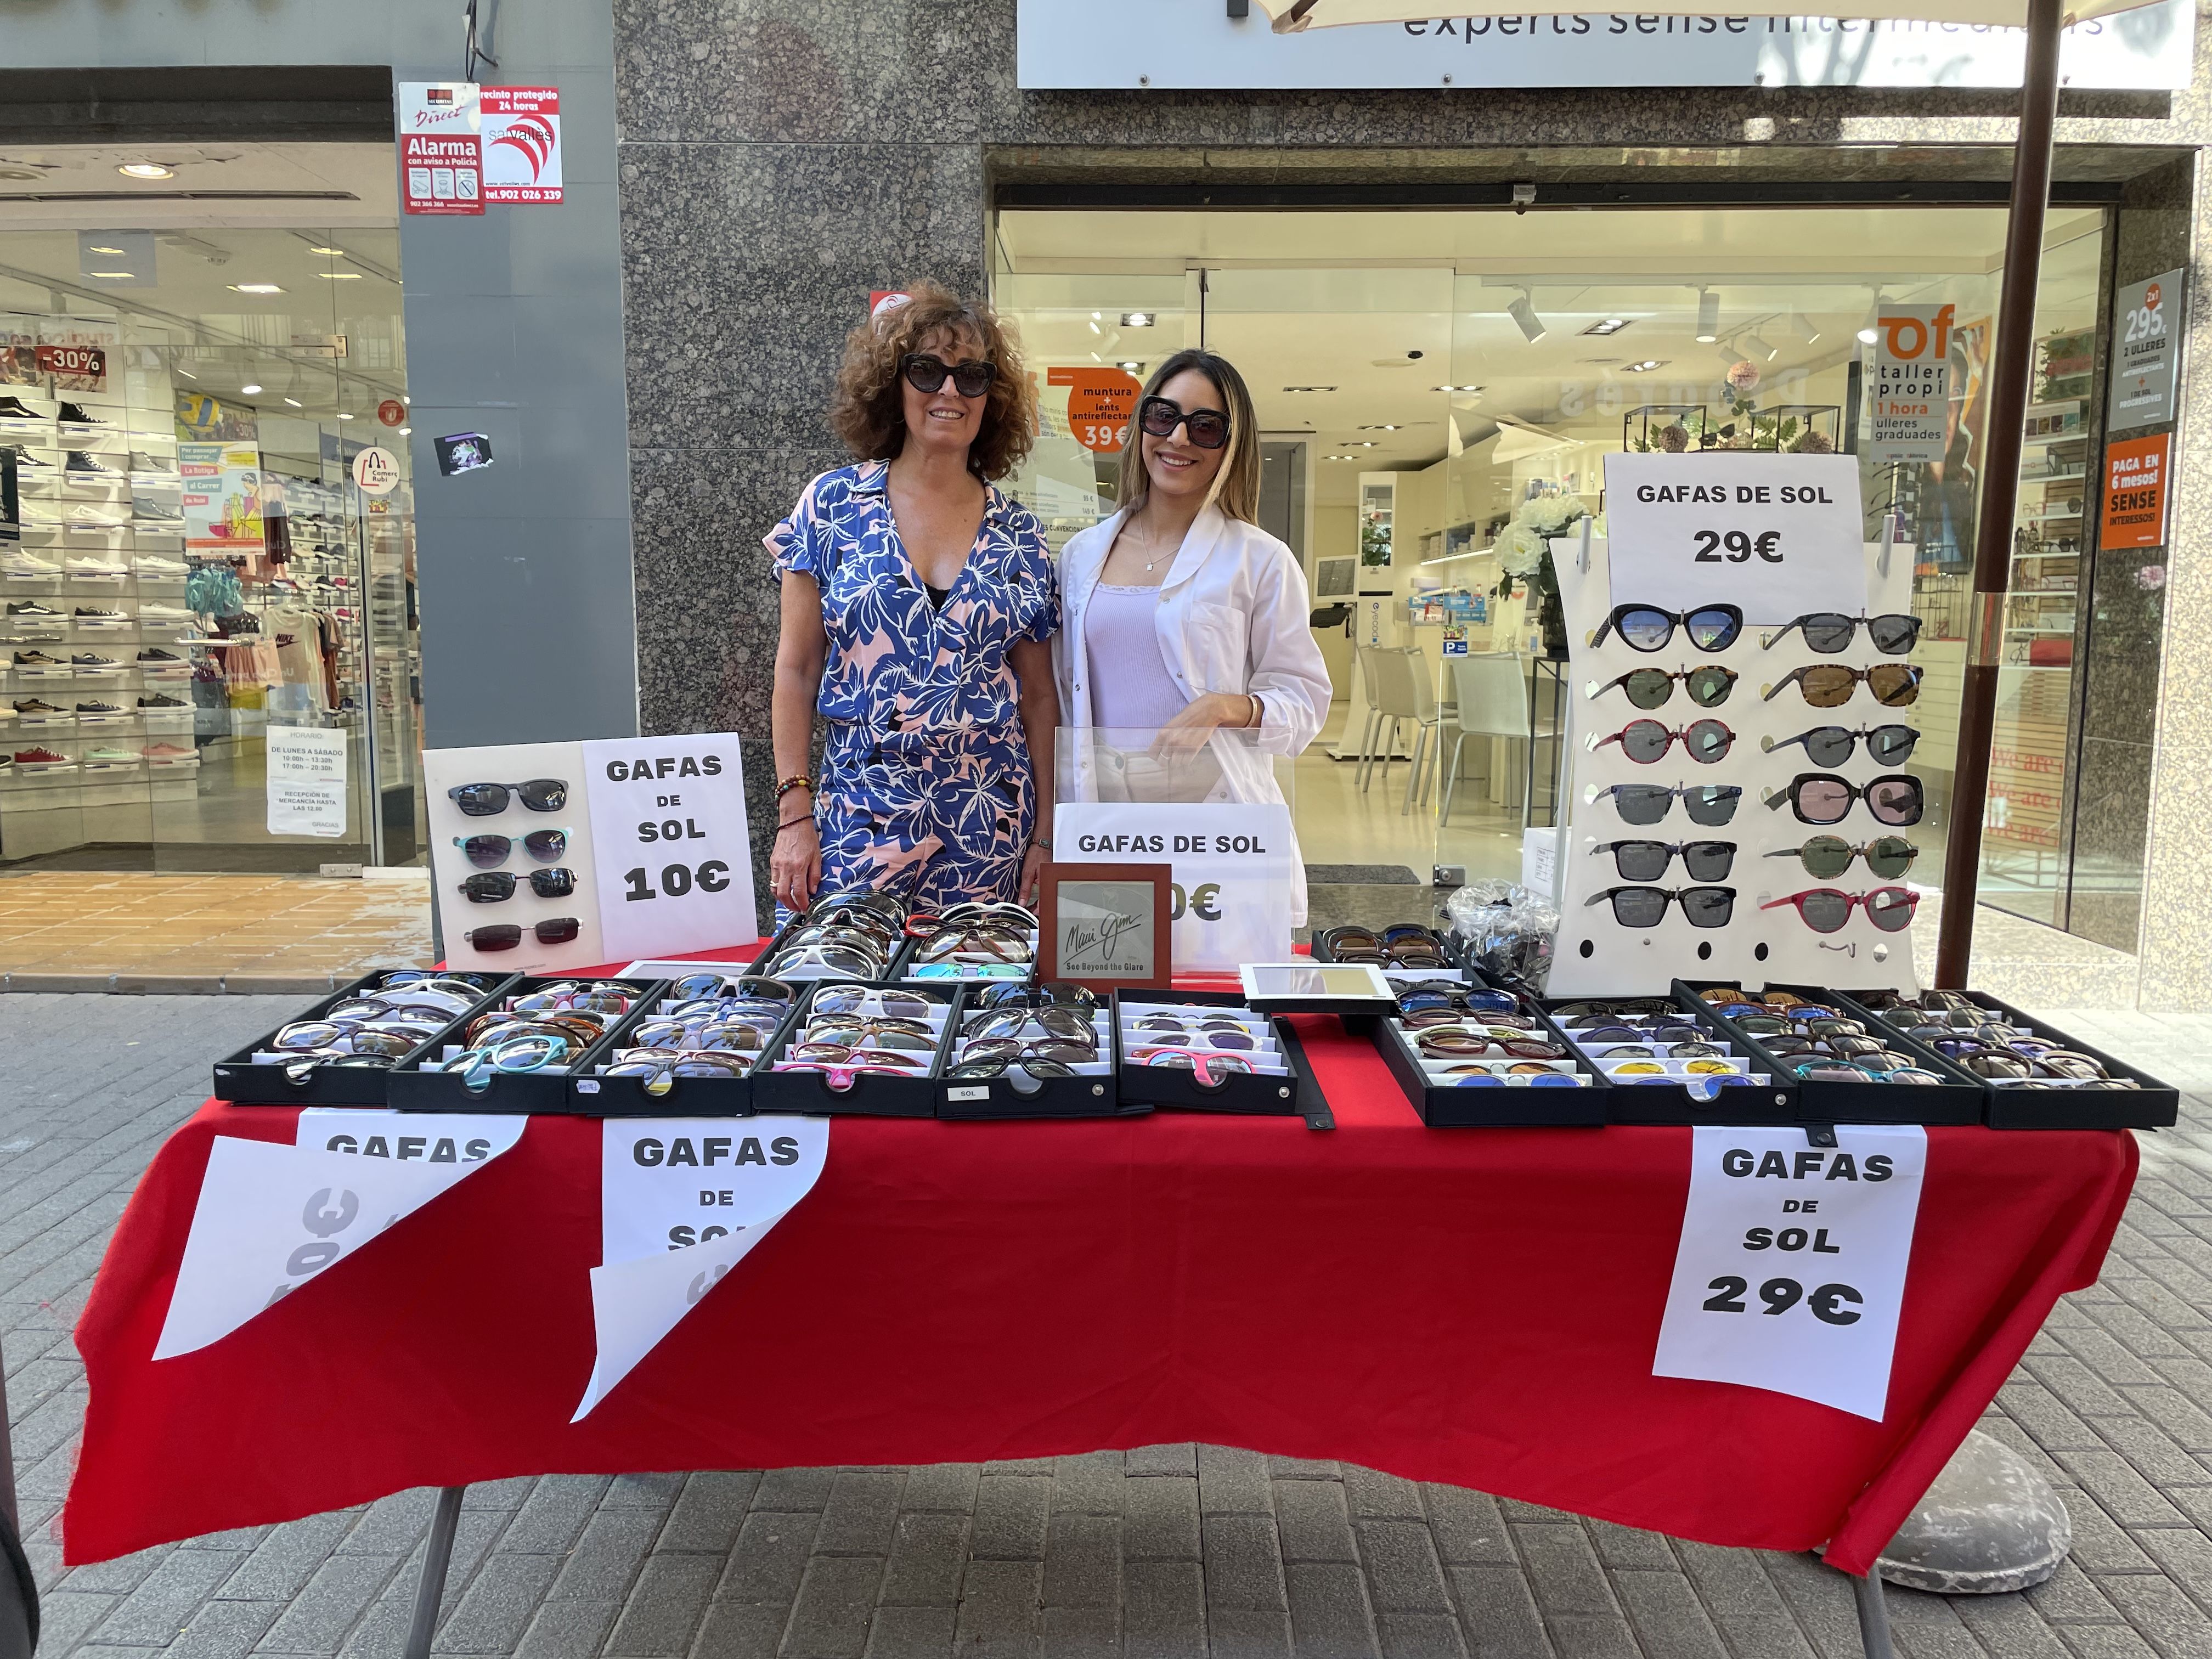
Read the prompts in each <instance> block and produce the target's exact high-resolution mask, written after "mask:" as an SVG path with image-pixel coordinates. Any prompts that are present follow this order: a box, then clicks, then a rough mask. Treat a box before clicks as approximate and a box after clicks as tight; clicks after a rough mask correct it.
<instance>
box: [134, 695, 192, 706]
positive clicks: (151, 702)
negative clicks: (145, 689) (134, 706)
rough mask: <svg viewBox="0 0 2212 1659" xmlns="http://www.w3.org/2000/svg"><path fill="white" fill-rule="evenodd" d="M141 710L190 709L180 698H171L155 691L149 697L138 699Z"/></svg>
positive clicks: (188, 704)
mask: <svg viewBox="0 0 2212 1659" xmlns="http://www.w3.org/2000/svg"><path fill="white" fill-rule="evenodd" d="M138 706H139V707H140V708H191V704H190V703H188V702H185V701H184V700H183V699H182V698H181V697H173V696H170V695H169V694H168V693H167V692H166V691H157V692H155V694H154V695H153V696H150V697H141V698H139V699H138Z"/></svg>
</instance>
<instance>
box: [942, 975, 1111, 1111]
mask: <svg viewBox="0 0 2212 1659" xmlns="http://www.w3.org/2000/svg"><path fill="white" fill-rule="evenodd" d="M987 989H988V987H975V986H963V987H961V988H960V991H959V993H958V994H959V997H960V1002H959V1008H958V1015H957V1018H958V1019H959V1022H960V1031H961V1035H960V1036H957V1037H956V1038H955V1039H954V1042H953V1048H952V1052H951V1054H948V1055H947V1056H946V1059H945V1079H944V1086H943V1088H942V1090H941V1091H939V1095H938V1105H937V1115H938V1116H939V1117H941V1118H948V1119H977V1120H981V1119H1006V1118H1032V1117H1140V1116H1142V1115H1144V1114H1146V1112H1149V1111H1151V1110H1152V1108H1151V1107H1150V1106H1148V1105H1146V1104H1144V1103H1141V1102H1138V1101H1125V1100H1123V1099H1122V1098H1121V1084H1120V1080H1119V1078H1118V1076H1117V1073H1118V1070H1119V1068H1118V1067H1117V1066H1116V1065H1115V1047H1114V1023H1113V1018H1112V1013H1111V1011H1110V1010H1109V1007H1108V1006H1106V1005H1104V1004H1103V1003H1101V1004H1098V1005H1097V1006H1093V1007H1091V1008H1090V1009H1089V1010H1087V1011H1086V1010H1085V1009H1081V1008H1077V1007H1064V1008H1061V1009H1060V1010H1059V1011H1058V1012H1056V1013H1055V1012H1054V1010H1052V1009H1048V1008H1038V1009H1027V1010H1025V1012H1027V1013H1028V1014H1029V1015H1030V1018H1029V1019H1028V1020H1026V1021H1024V1024H1023V1025H1022V1027H1021V1029H1020V1030H1019V1031H1018V1032H1014V1031H1012V1030H1009V1031H1008V1032H1006V1035H1008V1036H1017V1037H1018V1040H1019V1041H1022V1042H1051V1041H1052V1039H1053V1037H1054V1036H1055V1035H1056V1033H1054V1032H1053V1031H1051V1030H1048V1029H1046V1027H1045V1025H1044V1024H1040V1023H1039V1021H1038V1018H1037V1017H1038V1016H1040V1015H1046V1016H1049V1017H1050V1019H1051V1023H1053V1024H1057V1023H1058V1022H1059V1019H1060V1017H1061V1016H1064V1015H1073V1016H1076V1017H1078V1018H1083V1017H1084V1016H1085V1014H1086V1013H1087V1016H1088V1018H1087V1019H1085V1024H1087V1025H1088V1026H1089V1028H1090V1031H1091V1038H1092V1040H1093V1042H1094V1044H1095V1046H1096V1053H1097V1059H1095V1060H1074V1059H1073V1058H1071V1059H1069V1060H1066V1061H1065V1062H1063V1063H1064V1064H1066V1067H1067V1069H1068V1071H1069V1072H1070V1073H1073V1075H1072V1076H1066V1077H1060V1076H1053V1077H1036V1076H1033V1075H1032V1074H1031V1073H1030V1072H1028V1071H1027V1070H1025V1069H1024V1068H1022V1067H1019V1066H1009V1067H1008V1069H1006V1071H1005V1072H1003V1073H1000V1075H998V1076H996V1077H962V1076H959V1075H957V1073H958V1070H959V1068H960V1066H961V1064H962V1062H963V1060H965V1059H967V1058H968V1056H969V1050H970V1049H971V1048H972V1047H973V1045H974V1043H975V1042H976V1041H977V1040H978V1037H979V1036H987V1035H990V1034H991V1033H989V1032H988V1030H986V1031H984V1032H981V1033H977V1034H976V1035H975V1036H970V1035H969V1033H971V1032H975V1031H976V1022H977V1021H978V1020H980V1019H983V1018H985V1017H987V1016H989V1015H992V1014H994V1013H1001V1014H1003V1015H1004V1016H1005V1019H1004V1021H1003V1022H1002V1023H1004V1024H1007V1025H1009V1026H1011V1025H1012V1014H1013V1012H1014V1010H1013V1007H1012V1006H1006V1007H1005V1008H1003V1009H994V1008H990V1007H986V1006H982V1005H981V1003H980V1002H979V1000H977V999H978V998H979V997H980V996H981V994H986V993H987Z"/></svg>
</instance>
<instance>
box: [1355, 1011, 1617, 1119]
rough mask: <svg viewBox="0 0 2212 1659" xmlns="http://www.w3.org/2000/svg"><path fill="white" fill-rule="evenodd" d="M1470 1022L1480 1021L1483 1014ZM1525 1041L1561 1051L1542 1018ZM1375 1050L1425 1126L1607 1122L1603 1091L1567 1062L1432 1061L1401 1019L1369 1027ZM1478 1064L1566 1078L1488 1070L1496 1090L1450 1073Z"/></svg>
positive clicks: (1468, 1057) (1507, 1058) (1462, 1057)
mask: <svg viewBox="0 0 2212 1659" xmlns="http://www.w3.org/2000/svg"><path fill="white" fill-rule="evenodd" d="M1471 1018H1474V1019H1476V1020H1478V1021H1479V1020H1480V1018H1482V1016H1481V1015H1480V1014H1479V1013H1477V1014H1474V1015H1472V1016H1471ZM1528 1036H1529V1037H1530V1038H1531V1039H1533V1040H1534V1041H1535V1042H1544V1043H1548V1044H1550V1045H1552V1046H1553V1047H1555V1048H1561V1049H1565V1048H1566V1047H1567V1045H1566V1042H1565V1039H1564V1038H1563V1037H1562V1036H1561V1035H1560V1033H1559V1029H1558V1028H1557V1027H1556V1026H1554V1025H1553V1024H1551V1022H1550V1021H1548V1020H1546V1019H1543V1018H1541V1016H1540V1017H1538V1018H1537V1024H1535V1025H1534V1027H1532V1028H1531V1029H1530V1030H1529V1032H1528ZM1375 1051H1376V1054H1380V1055H1381V1056H1382V1059H1383V1065H1384V1066H1387V1067H1388V1068H1389V1073H1390V1075H1391V1076H1392V1077H1394V1078H1395V1079H1397V1080H1398V1086H1399V1088H1400V1089H1401V1090H1403V1091H1405V1096H1406V1099H1407V1103H1408V1104H1410V1105H1411V1106H1412V1107H1413V1110H1414V1111H1415V1112H1417V1113H1419V1115H1420V1119H1421V1121H1422V1122H1424V1123H1425V1124H1427V1125H1428V1126H1429V1127H1431V1129H1479V1128H1488V1129H1519V1128H1595V1127H1601V1126H1602V1125H1603V1124H1604V1122H1605V1121H1606V1092H1607V1091H1605V1090H1604V1089H1603V1088H1602V1087H1601V1086H1600V1085H1598V1083H1597V1080H1596V1079H1595V1077H1594V1076H1593V1075H1592V1073H1591V1072H1590V1070H1589V1067H1587V1066H1579V1065H1577V1063H1576V1062H1575V1061H1574V1060H1572V1059H1565V1060H1515V1059H1514V1058H1513V1057H1512V1056H1511V1055H1510V1054H1502V1053H1498V1052H1492V1051H1486V1052H1484V1053H1481V1054H1453V1055H1449V1056H1444V1057H1431V1056H1429V1055H1425V1054H1423V1053H1422V1052H1421V1050H1420V1048H1419V1033H1418V1032H1417V1031H1415V1030H1410V1029H1408V1028H1407V1025H1406V1024H1405V1023H1404V1021H1402V1020H1399V1019H1383V1020H1377V1021H1376V1023H1375ZM1569 1052H1570V1053H1571V1050H1570V1051H1569ZM1478 1063H1483V1064H1495V1065H1496V1066H1512V1065H1527V1066H1538V1065H1541V1066H1543V1067H1544V1070H1543V1072H1542V1073H1541V1076H1542V1077H1545V1078H1564V1079H1568V1083H1567V1084H1565V1085H1562V1084H1559V1083H1542V1082H1539V1081H1537V1080H1536V1079H1537V1078H1538V1075H1539V1074H1538V1073H1533V1072H1532V1073H1504V1074H1498V1073H1491V1074H1490V1075H1492V1076H1495V1077H1496V1078H1497V1081H1496V1083H1495V1084H1494V1085H1493V1084H1488V1083H1484V1084H1475V1083H1470V1082H1466V1081H1463V1080H1462V1079H1460V1078H1457V1077H1455V1076H1452V1075H1451V1074H1450V1071H1449V1068H1450V1067H1452V1066H1464V1065H1474V1064H1478Z"/></svg>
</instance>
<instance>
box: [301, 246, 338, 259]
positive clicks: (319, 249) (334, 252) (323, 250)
mask: <svg viewBox="0 0 2212 1659" xmlns="http://www.w3.org/2000/svg"><path fill="white" fill-rule="evenodd" d="M307 252H310V253H328V254H332V255H335V256H340V257H343V254H344V252H345V250H344V249H343V248H342V247H311V248H309V249H308V250H307Z"/></svg>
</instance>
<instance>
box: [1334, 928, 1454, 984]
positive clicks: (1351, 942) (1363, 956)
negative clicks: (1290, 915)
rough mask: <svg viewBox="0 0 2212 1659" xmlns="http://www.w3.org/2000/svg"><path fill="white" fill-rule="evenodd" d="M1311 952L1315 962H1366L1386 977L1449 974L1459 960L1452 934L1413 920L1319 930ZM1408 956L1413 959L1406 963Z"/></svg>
mask: <svg viewBox="0 0 2212 1659" xmlns="http://www.w3.org/2000/svg"><path fill="white" fill-rule="evenodd" d="M1312 951H1313V959H1314V960H1315V961H1316V962H1348V963H1366V964H1368V965H1369V966H1370V967H1375V968H1380V969H1382V970H1383V972H1384V973H1385V974H1386V975H1391V974H1395V973H1398V972H1401V971H1413V972H1419V973H1425V974H1443V975H1449V974H1450V973H1452V972H1453V971H1454V968H1455V963H1457V962H1458V961H1459V947H1458V945H1457V943H1456V941H1455V939H1454V937H1453V935H1451V934H1450V933H1443V932H1439V931H1438V930H1437V929H1436V928H1434V927H1426V926H1425V925H1423V924H1422V923H1419V922H1414V921H1401V922H1395V923H1393V924H1391V925H1390V926H1389V927H1322V928H1317V929H1316V930H1315V933H1314V936H1313V945H1312ZM1406 957H1412V958H1413V960H1412V961H1407V960H1404V958H1406ZM1431 958H1434V959H1433V960H1431Z"/></svg>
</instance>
